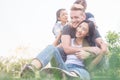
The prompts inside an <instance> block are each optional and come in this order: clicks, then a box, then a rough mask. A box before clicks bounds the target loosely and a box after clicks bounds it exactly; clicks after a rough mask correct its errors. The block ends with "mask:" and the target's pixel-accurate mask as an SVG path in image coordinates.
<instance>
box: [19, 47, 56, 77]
mask: <svg viewBox="0 0 120 80" xmlns="http://www.w3.org/2000/svg"><path fill="white" fill-rule="evenodd" d="M55 50H56V48H55V47H54V46H52V45H49V46H47V47H46V48H45V49H44V50H43V51H42V52H40V53H39V54H38V56H37V57H36V58H35V59H33V61H32V62H31V63H30V64H27V65H25V66H24V67H23V69H22V71H21V73H20V76H21V77H22V76H24V74H25V76H26V75H27V73H29V72H30V73H31V72H32V73H33V74H34V70H35V69H41V68H42V67H44V66H46V65H47V64H48V63H49V61H50V60H51V58H52V57H53V55H54V54H53V53H56V51H55Z"/></svg>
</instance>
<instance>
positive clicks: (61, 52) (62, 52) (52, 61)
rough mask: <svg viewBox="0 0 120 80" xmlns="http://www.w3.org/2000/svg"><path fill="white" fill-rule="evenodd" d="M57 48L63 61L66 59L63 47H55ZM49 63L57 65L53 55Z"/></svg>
mask: <svg viewBox="0 0 120 80" xmlns="http://www.w3.org/2000/svg"><path fill="white" fill-rule="evenodd" d="M57 49H58V51H59V53H60V55H61V57H62V59H63V61H64V62H65V61H66V54H65V52H64V50H63V48H62V47H57ZM50 63H51V65H52V66H53V67H57V63H56V62H55V58H54V57H53V58H52V60H51V62H50Z"/></svg>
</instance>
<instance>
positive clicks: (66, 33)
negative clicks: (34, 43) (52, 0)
mask: <svg viewBox="0 0 120 80" xmlns="http://www.w3.org/2000/svg"><path fill="white" fill-rule="evenodd" d="M70 17H71V22H72V24H71V26H65V27H64V29H63V33H62V34H63V35H62V38H61V40H62V47H63V49H64V51H65V53H66V54H73V53H76V52H79V54H77V56H78V57H79V58H82V59H86V58H87V57H88V55H89V54H84V53H85V51H82V50H86V49H87V50H88V48H89V47H84V48H74V47H71V46H70V40H71V38H72V37H75V29H76V27H77V25H78V24H79V23H80V22H81V21H83V20H85V13H84V11H83V10H82V9H81V8H75V7H72V8H71V12H70ZM95 41H96V43H97V45H99V46H100V48H101V50H99V52H101V53H103V52H104V51H105V47H106V46H105V45H104V43H103V41H102V39H101V38H100V37H95ZM89 50H92V49H89ZM97 51H98V49H97V47H96V48H95V50H92V52H95V53H96V52H97ZM55 52H58V50H57V48H55V47H54V46H48V47H47V48H45V49H44V50H43V51H42V52H40V53H39V54H38V56H37V57H36V58H35V59H33V60H32V62H31V63H30V64H29V65H26V66H24V68H23V69H22V71H21V74H20V75H21V76H23V75H24V74H26V73H25V72H27V71H28V72H32V73H34V69H41V68H42V67H44V66H46V64H45V62H44V61H45V60H47V59H46V58H47V56H49V55H47V54H52V53H55ZM44 53H45V54H44ZM46 53H47V54H46ZM42 56H45V57H42ZM101 57H102V56H101ZM101 57H100V58H101ZM100 58H99V59H98V62H99V60H100ZM26 75H28V74H26ZM33 75H34V74H33Z"/></svg>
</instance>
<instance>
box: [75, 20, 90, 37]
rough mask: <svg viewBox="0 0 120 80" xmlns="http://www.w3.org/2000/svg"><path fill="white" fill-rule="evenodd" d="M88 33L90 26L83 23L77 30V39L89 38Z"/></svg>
mask: <svg viewBox="0 0 120 80" xmlns="http://www.w3.org/2000/svg"><path fill="white" fill-rule="evenodd" d="M88 32H89V26H88V24H87V23H85V22H83V23H81V24H80V25H79V27H77V29H76V37H78V38H84V37H86V36H88Z"/></svg>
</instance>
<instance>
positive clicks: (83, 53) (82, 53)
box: [75, 50, 90, 60]
mask: <svg viewBox="0 0 120 80" xmlns="http://www.w3.org/2000/svg"><path fill="white" fill-rule="evenodd" d="M75 55H76V57H78V58H79V59H83V60H84V59H87V58H88V57H89V56H90V53H89V52H87V51H84V50H81V51H79V52H77V53H75Z"/></svg>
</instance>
